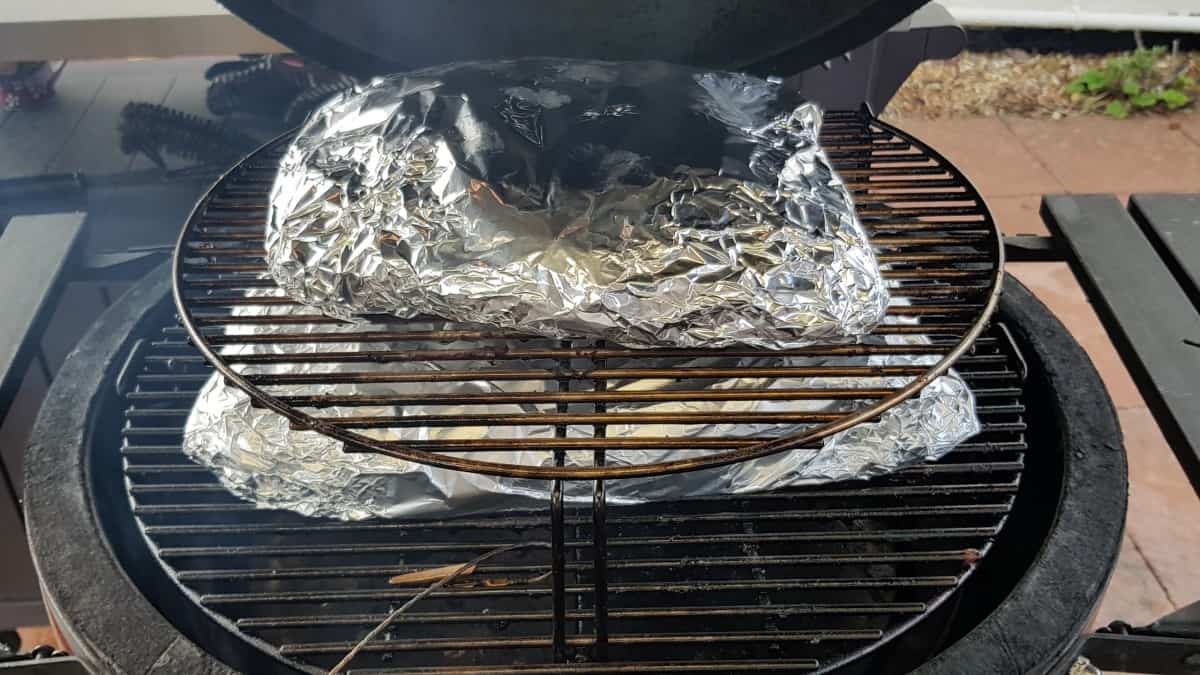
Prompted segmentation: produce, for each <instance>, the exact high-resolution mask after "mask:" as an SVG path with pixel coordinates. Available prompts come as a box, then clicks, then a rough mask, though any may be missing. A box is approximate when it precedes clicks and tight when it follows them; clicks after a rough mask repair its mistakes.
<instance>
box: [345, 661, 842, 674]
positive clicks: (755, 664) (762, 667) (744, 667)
mask: <svg viewBox="0 0 1200 675" xmlns="http://www.w3.org/2000/svg"><path fill="white" fill-rule="evenodd" d="M820 665H821V662H820V661H817V660H816V659H769V660H754V661H692V662H647V661H636V662H630V663H556V664H554V665H552V666H541V665H530V666H524V665H521V666H491V667H488V666H481V667H467V668H464V667H461V666H451V667H448V668H439V667H431V668H414V669H406V671H405V672H407V673H410V674H411V675H423V674H425V675H427V674H433V673H454V675H540V674H541V673H553V674H556V675H557V674H558V673H570V674H572V675H622V674H624V673H634V674H637V675H641V674H642V673H745V672H752V671H753V672H768V673H771V672H774V673H795V672H798V671H807V670H816V669H817V668H819V667H820ZM394 672H395V669H390V670H389V669H384V670H376V669H366V670H364V669H360V668H355V669H354V674H355V675H383V674H385V673H386V674H391V673H394Z"/></svg>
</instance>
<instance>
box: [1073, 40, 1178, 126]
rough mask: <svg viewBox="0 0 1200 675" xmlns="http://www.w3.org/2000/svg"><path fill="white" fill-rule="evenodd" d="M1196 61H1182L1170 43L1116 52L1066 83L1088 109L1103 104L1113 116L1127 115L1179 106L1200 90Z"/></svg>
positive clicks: (1120, 117)
mask: <svg viewBox="0 0 1200 675" xmlns="http://www.w3.org/2000/svg"><path fill="white" fill-rule="evenodd" d="M1196 70H1197V68H1196V64H1195V63H1193V62H1191V61H1187V62H1185V63H1182V64H1180V63H1179V59H1178V57H1177V56H1176V55H1170V56H1168V54H1167V48H1166V47H1154V48H1153V49H1146V48H1144V47H1139V48H1138V49H1137V50H1136V51H1134V52H1131V53H1129V54H1124V55H1121V56H1116V57H1113V58H1111V59H1108V60H1107V61H1105V62H1104V66H1103V67H1102V68H1095V69H1092V70H1089V71H1087V72H1086V73H1084V74H1082V75H1080V76H1079V77H1077V78H1075V80H1073V81H1072V82H1071V83H1070V84H1068V85H1067V87H1066V93H1067V94H1069V95H1070V96H1071V100H1072V101H1074V102H1076V103H1077V104H1079V105H1082V106H1083V107H1085V108H1088V109H1093V110H1094V109H1100V108H1103V110H1104V112H1105V113H1106V114H1108V115H1109V116H1110V117H1115V118H1117V119H1124V118H1126V117H1129V114H1130V113H1131V112H1134V111H1135V110H1178V109H1179V108H1182V107H1184V106H1187V105H1189V104H1191V102H1192V100H1193V97H1195V96H1196V95H1197V93H1200V92H1198V91H1197V85H1196V74H1197V73H1196Z"/></svg>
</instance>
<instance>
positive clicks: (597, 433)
mask: <svg viewBox="0 0 1200 675" xmlns="http://www.w3.org/2000/svg"><path fill="white" fill-rule="evenodd" d="M597 347H598V348H600V349H603V348H604V347H605V344H604V342H603V341H600V342H598V343H597ZM605 365H606V364H605V361H604V359H597V360H596V366H597V367H598V368H604V367H605ZM592 386H593V388H594V389H595V390H596V391H598V392H603V391H605V390H606V389H608V382H607V381H605V380H601V379H595V380H593V381H592ZM595 411H596V414H597V415H603V414H604V413H606V412H607V411H608V404H607V403H605V402H604V401H596V403H595ZM605 433H606V426H605V425H604V424H597V425H596V426H595V427H594V428H593V433H592V435H593V436H594V437H595V438H604V436H605ZM593 461H594V462H595V464H596V466H604V462H605V452H604V448H597V449H596V450H595V452H594V454H593ZM607 518H608V503H607V495H606V494H605V491H604V481H603V480H597V481H596V482H595V484H594V487H593V488H592V561H593V562H592V589H593V591H592V606H593V608H594V610H595V620H594V622H593V623H594V625H593V631H594V632H595V634H596V643H595V645H593V647H592V657H593V658H594V659H595V660H597V661H607V660H608V521H607Z"/></svg>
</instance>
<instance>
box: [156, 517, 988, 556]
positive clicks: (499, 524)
mask: <svg viewBox="0 0 1200 675" xmlns="http://www.w3.org/2000/svg"><path fill="white" fill-rule="evenodd" d="M1009 508H1010V504H1008V503H1007V502H1005V503H1000V504H952V505H944V506H931V507H924V506H904V507H891V508H869V507H863V508H850V509H804V510H786V511H770V512H765V513H754V514H746V513H742V512H739V511H730V512H717V513H689V514H685V515H669V514H663V515H645V516H614V517H611V518H609V520H608V523H609V524H610V525H633V524H671V523H676V524H683V523H691V522H742V521H743V520H755V521H768V520H795V521H800V520H831V519H854V518H914V517H921V516H954V515H978V514H1004V513H1007V512H1008V510H1009ZM565 524H566V525H567V526H571V527H574V526H579V525H588V524H591V518H590V517H586V518H585V517H582V516H570V517H566V519H565ZM545 525H546V519H545V518H544V517H538V516H525V517H499V518H488V519H486V520H432V521H419V522H417V523H390V522H386V521H384V522H370V523H326V524H312V525H277V524H260V525H174V526H165V527H164V526H154V525H151V526H148V527H147V528H146V529H147V532H148V533H149V534H152V535H155V536H167V535H175V536H178V535H201V534H204V535H211V534H225V535H237V534H241V535H246V534H289V533H290V534H305V533H313V532H352V531H367V530H369V531H372V532H386V531H398V532H406V531H408V530H414V531H420V530H431V529H449V530H473V529H500V530H503V529H515V528H541V527H545ZM612 564H614V565H615V564H617V563H616V562H615V561H614V562H613V563H612Z"/></svg>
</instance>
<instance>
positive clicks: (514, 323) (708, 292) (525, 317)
mask: <svg viewBox="0 0 1200 675" xmlns="http://www.w3.org/2000/svg"><path fill="white" fill-rule="evenodd" d="M820 125H821V112H820V110H818V108H817V107H816V106H815V105H813V104H811V103H805V102H802V101H799V100H796V98H795V96H794V95H792V94H791V93H789V92H787V91H785V90H784V89H783V88H782V87H781V86H780V85H779V84H778V83H776V82H771V81H767V80H762V79H758V78H754V77H750V76H747V75H739V74H734V73H723V72H707V71H697V70H691V69H687V68H683V67H680V66H673V65H668V64H664V63H600V62H586V61H569V60H567V61H564V60H538V59H532V60H519V61H511V62H503V63H468V64H458V65H453V66H448V67H443V68H439V69H435V70H429V71H424V72H419V73H414V74H406V75H396V76H391V77H387V78H382V79H377V80H375V81H373V82H371V83H370V84H369V85H367V86H365V87H362V88H360V89H357V90H353V91H350V92H347V93H344V94H341V95H338V96H336V97H334V98H333V99H332V100H330V101H329V102H327V103H326V104H324V105H322V106H321V107H320V108H319V109H317V110H316V111H315V112H314V113H313V114H312V115H311V117H310V118H309V120H308V121H307V122H306V123H305V125H304V126H303V127H302V128H301V129H300V131H299V133H298V135H297V136H296V138H295V140H294V141H293V142H292V144H291V146H290V147H289V149H288V150H287V153H286V154H285V156H284V158H283V160H282V164H281V168H280V171H279V173H278V176H277V178H276V181H275V184H274V187H273V189H272V192H271V198H270V218H269V224H268V227H267V250H268V263H269V267H270V271H271V274H272V276H273V277H274V278H275V279H276V281H277V282H278V283H279V285H280V286H281V287H283V288H284V289H285V290H286V291H287V293H288V294H289V295H291V296H292V297H294V298H296V299H297V300H300V301H301V302H303V303H305V304H307V305H310V306H313V307H316V308H318V309H319V310H320V311H322V312H325V313H326V314H329V315H332V316H337V317H340V318H350V317H354V316H359V315H364V314H374V313H387V314H395V315H397V316H402V317H407V316H415V315H418V314H422V315H434V316H439V317H443V318H445V319H448V320H451V321H469V322H474V323H482V324H487V325H490V326H497V327H502V328H508V329H516V330H519V331H522V332H528V333H532V334H537V335H542V336H548V337H560V338H566V337H575V338H578V337H590V338H602V339H606V340H610V341H612V342H614V343H617V344H621V345H625V346H630V347H648V346H677V347H722V346H730V345H739V344H740V345H750V346H756V347H765V348H787V347H796V346H801V345H806V344H812V343H814V342H828V341H852V340H853V339H855V338H856V337H857V336H860V335H863V334H865V333H867V332H869V331H870V329H871V328H872V327H873V326H875V325H876V324H877V323H878V322H879V321H880V319H881V318H882V316H883V314H884V312H885V309H886V307H887V302H888V294H887V289H886V287H885V285H884V283H883V282H882V280H881V277H880V272H879V267H878V265H877V263H876V260H875V256H874V253H873V251H872V249H871V247H870V245H869V243H868V241H867V237H866V234H865V233H864V231H863V228H862V226H861V225H860V223H859V222H858V220H857V219H856V217H855V214H854V208H853V204H852V201H851V198H850V195H849V193H848V191H847V189H846V186H845V185H844V184H843V183H842V181H841V180H840V179H839V178H838V176H837V175H836V174H835V173H834V171H833V169H832V168H831V167H830V164H829V161H828V158H827V157H826V156H825V153H824V152H823V151H822V149H821V147H820V144H819V138H818V137H819V133H820Z"/></svg>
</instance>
